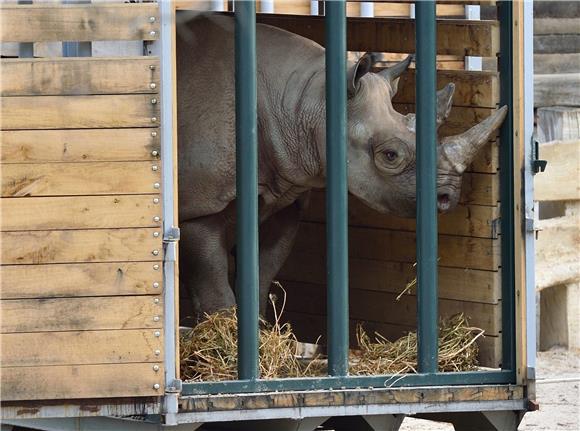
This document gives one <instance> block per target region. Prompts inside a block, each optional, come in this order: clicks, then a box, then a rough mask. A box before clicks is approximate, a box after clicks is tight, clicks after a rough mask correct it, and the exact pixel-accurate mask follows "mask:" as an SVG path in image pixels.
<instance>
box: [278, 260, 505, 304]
mask: <svg viewBox="0 0 580 431" xmlns="http://www.w3.org/2000/svg"><path fill="white" fill-rule="evenodd" d="M348 269H349V286H350V288H351V289H359V290H376V291H380V292H390V293H394V294H396V295H398V294H400V293H401V292H403V290H404V289H405V286H406V285H407V283H409V282H411V281H412V280H413V278H414V277H415V275H416V271H415V268H414V267H413V264H412V263H405V262H385V261H381V260H375V259H363V258H355V257H351V258H350V259H349V266H348ZM438 277H439V297H440V298H442V299H454V300H458V301H471V302H482V303H488V304H497V303H498V302H499V300H500V298H501V287H500V278H501V273H500V272H498V271H481V270H475V269H462V268H448V267H443V266H440V267H439V273H438ZM277 279H278V280H279V281H280V282H281V283H282V285H285V282H286V281H290V282H304V283H311V284H319V285H326V257H325V255H324V254H316V253H310V252H308V251H303V250H295V251H293V252H292V253H291V254H290V256H289V258H288V260H287V261H286V263H285V264H284V266H283V267H282V269H281V270H280V272H279V273H278V276H277ZM415 292H416V287H413V288H412V289H411V291H410V293H412V294H414V293H415Z"/></svg>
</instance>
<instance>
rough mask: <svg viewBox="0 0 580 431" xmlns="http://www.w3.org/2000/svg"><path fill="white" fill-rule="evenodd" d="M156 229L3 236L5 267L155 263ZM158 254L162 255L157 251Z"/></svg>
mask: <svg viewBox="0 0 580 431" xmlns="http://www.w3.org/2000/svg"><path fill="white" fill-rule="evenodd" d="M159 231H160V230H159V229H155V228H143V229H98V230H64V231H63V230H51V231H36V232H2V234H0V238H1V239H2V244H1V245H0V249H1V250H2V264H3V265H9V264H19V265H24V264H41V263H77V262H78V263H81V262H123V261H155V260H159V256H161V255H162V253H163V251H162V242H161V235H159V236H158V237H157V238H155V237H154V236H153V234H154V232H159ZM154 250H157V251H158V252H159V253H158V255H154V254H153V251H154Z"/></svg>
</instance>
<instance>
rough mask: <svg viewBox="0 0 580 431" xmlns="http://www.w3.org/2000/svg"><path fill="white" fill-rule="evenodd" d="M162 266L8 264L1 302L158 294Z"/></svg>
mask: <svg viewBox="0 0 580 431" xmlns="http://www.w3.org/2000/svg"><path fill="white" fill-rule="evenodd" d="M155 265H157V269H155V268H156V267H155ZM161 266H162V262H161V261H157V262H115V263H74V264H58V265H5V266H2V267H0V272H1V275H2V299H18V298H55V297H67V296H74V297H78V296H120V295H155V294H159V292H161V289H162V286H163V280H162V279H163V274H162V271H161ZM153 283H158V287H154V284H153Z"/></svg>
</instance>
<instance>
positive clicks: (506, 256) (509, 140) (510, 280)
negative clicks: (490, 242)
mask: <svg viewBox="0 0 580 431" xmlns="http://www.w3.org/2000/svg"><path fill="white" fill-rule="evenodd" d="M498 17H499V25H500V55H499V76H500V104H501V105H502V106H503V105H507V106H508V113H507V117H506V119H505V121H504V122H503V125H502V127H501V130H500V135H499V141H500V160H499V166H500V167H499V173H500V199H501V202H502V205H501V276H502V279H501V284H502V364H501V365H502V368H503V369H504V370H514V369H515V367H516V356H515V349H516V348H515V274H514V265H515V254H514V253H515V251H514V241H515V239H514V208H513V201H514V178H513V172H514V151H513V82H512V77H513V63H512V61H513V45H512V44H513V30H512V21H513V4H512V2H511V1H501V2H499V9H498Z"/></svg>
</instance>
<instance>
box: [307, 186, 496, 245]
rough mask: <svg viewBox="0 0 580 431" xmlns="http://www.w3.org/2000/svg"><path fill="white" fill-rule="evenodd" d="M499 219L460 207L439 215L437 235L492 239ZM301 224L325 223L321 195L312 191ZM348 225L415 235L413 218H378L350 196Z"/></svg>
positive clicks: (486, 210)
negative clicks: (306, 222) (309, 222)
mask: <svg viewBox="0 0 580 431" xmlns="http://www.w3.org/2000/svg"><path fill="white" fill-rule="evenodd" d="M499 215H500V211H499V208H498V207H496V206H483V205H467V206H465V205H460V206H457V207H456V208H455V209H454V210H453V211H451V212H449V213H445V214H440V215H439V217H438V228H439V233H440V234H446V235H461V236H471V237H479V238H496V237H497V234H498V232H497V227H496V225H497V221H498V218H499ZM302 219H303V220H304V221H315V222H325V221H326V198H325V193H324V191H321V190H314V191H313V192H312V193H311V196H310V202H309V206H308V208H307V209H306V210H305V213H304V214H303V216H302ZM348 221H349V225H350V226H360V227H376V228H384V229H391V230H401V231H407V232H414V231H415V219H414V218H400V217H395V216H391V215H385V214H381V213H379V212H378V211H375V210H373V209H371V208H369V207H368V206H366V205H365V204H363V203H362V202H361V201H360V200H358V199H356V198H355V197H354V196H352V195H349V200H348Z"/></svg>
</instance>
